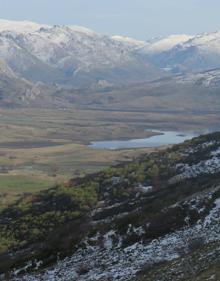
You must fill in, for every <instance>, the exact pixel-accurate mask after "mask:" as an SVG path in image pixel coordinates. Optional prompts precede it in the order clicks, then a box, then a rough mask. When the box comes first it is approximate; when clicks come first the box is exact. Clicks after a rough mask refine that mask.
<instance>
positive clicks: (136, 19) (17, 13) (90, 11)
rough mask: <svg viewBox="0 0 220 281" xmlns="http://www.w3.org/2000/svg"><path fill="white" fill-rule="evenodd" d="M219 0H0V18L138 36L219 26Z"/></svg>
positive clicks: (201, 29)
mask: <svg viewBox="0 0 220 281" xmlns="http://www.w3.org/2000/svg"><path fill="white" fill-rule="evenodd" d="M219 14H220V0H0V18H3V19H10V20H13V19H14V20H25V19H26V20H31V21H36V22H40V23H47V24H76V25H82V26H86V27H89V28H92V29H94V30H96V31H99V32H102V33H106V34H121V35H126V36H130V37H134V38H137V39H149V38H151V37H158V36H165V35H169V34H174V33H189V34H196V33H202V32H209V31H215V30H220V16H219Z"/></svg>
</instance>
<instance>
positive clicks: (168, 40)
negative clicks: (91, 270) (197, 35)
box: [145, 34, 193, 53]
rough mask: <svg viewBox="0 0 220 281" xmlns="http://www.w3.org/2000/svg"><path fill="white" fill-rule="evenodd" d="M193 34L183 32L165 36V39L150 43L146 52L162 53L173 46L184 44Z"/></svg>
mask: <svg viewBox="0 0 220 281" xmlns="http://www.w3.org/2000/svg"><path fill="white" fill-rule="evenodd" d="M192 38H193V36H190V35H186V34H182V35H171V36H168V37H165V38H163V39H160V40H157V41H154V42H152V43H150V44H149V45H148V46H147V47H146V48H145V51H146V52H150V53H160V52H165V51H168V50H170V49H172V48H173V47H175V46H177V45H179V44H183V43H185V42H187V41H188V40H190V39H192Z"/></svg>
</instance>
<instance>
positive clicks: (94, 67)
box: [0, 20, 220, 88]
mask: <svg viewBox="0 0 220 281" xmlns="http://www.w3.org/2000/svg"><path fill="white" fill-rule="evenodd" d="M219 42H220V32H215V33H210V34H202V35H196V36H191V35H172V36H169V37H167V38H161V39H154V40H150V41H138V40H135V39H132V38H127V37H123V36H112V37H110V36H107V35H102V34H98V33H96V32H94V31H92V30H90V29H87V28H84V27H79V26H58V25H56V26H48V25H44V24H36V23H32V22H13V21H6V20H0V58H1V61H4V64H5V66H6V68H7V69H10V73H12V72H14V73H15V74H16V75H17V76H18V77H20V78H24V79H26V80H29V81H32V82H42V83H45V84H60V85H65V86H70V87H74V88H86V87H108V86H112V85H125V84H128V83H136V82H142V81H145V82H146V81H152V80H154V79H157V78H159V77H160V78H161V77H167V76H170V75H172V74H173V73H174V74H177V73H178V74H181V73H188V72H202V71H206V70H210V69H213V68H218V67H220V63H219V61H220V60H219V57H220V48H219ZM8 73H9V72H8Z"/></svg>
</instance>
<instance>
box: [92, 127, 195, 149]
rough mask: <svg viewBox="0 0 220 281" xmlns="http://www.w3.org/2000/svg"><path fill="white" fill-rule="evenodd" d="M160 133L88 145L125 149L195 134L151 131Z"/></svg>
mask: <svg viewBox="0 0 220 281" xmlns="http://www.w3.org/2000/svg"><path fill="white" fill-rule="evenodd" d="M153 132H155V133H160V135H155V136H152V137H148V138H144V139H130V140H111V141H94V142H91V144H90V145H89V147H91V148H96V149H109V150H115V149H126V148H144V147H160V146H164V145H170V144H178V143H181V142H184V141H185V140H189V139H192V138H193V137H195V136H196V134H195V133H192V132H175V131H158V130H157V131H155V130H154V131H153Z"/></svg>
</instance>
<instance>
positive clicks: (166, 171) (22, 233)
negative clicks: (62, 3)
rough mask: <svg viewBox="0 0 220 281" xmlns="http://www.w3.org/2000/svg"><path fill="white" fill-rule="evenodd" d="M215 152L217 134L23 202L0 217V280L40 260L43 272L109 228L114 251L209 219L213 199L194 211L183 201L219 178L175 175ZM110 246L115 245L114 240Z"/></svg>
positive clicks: (219, 137) (218, 142)
mask: <svg viewBox="0 0 220 281" xmlns="http://www.w3.org/2000/svg"><path fill="white" fill-rule="evenodd" d="M219 145H220V133H216V134H211V135H207V136H202V137H199V138H196V139H193V140H191V141H187V142H185V143H184V144H181V145H177V146H174V147H173V148H169V149H167V150H163V151H159V152H157V153H151V154H147V155H143V156H141V157H139V158H137V159H136V160H134V161H133V162H129V163H127V164H120V165H117V166H114V167H111V168H108V169H105V170H103V171H101V172H98V173H96V174H91V175H87V176H85V177H83V178H77V179H72V180H70V181H68V182H67V183H65V184H63V185H58V186H55V187H53V188H51V189H49V190H46V191H42V192H40V193H35V194H26V195H24V196H23V198H21V199H19V200H18V201H17V202H16V203H14V204H12V205H11V206H9V207H8V208H5V209H4V210H2V212H1V213H0V237H1V238H0V268H1V272H2V273H3V272H9V271H10V270H12V269H13V268H17V267H22V265H24V264H25V263H26V262H27V261H30V260H41V261H43V264H44V266H46V265H47V264H50V263H51V262H54V261H56V259H57V255H58V254H59V256H60V257H64V256H66V255H68V254H71V253H72V252H74V251H75V250H76V249H77V248H78V247H79V245H81V246H80V247H83V246H82V244H79V243H81V242H80V241H82V240H83V238H85V237H86V236H88V237H92V236H94V235H96V234H97V233H106V232H108V231H110V230H111V229H112V227H114V231H115V232H116V233H118V235H119V236H120V237H123V239H122V241H121V242H120V243H122V247H127V246H129V245H132V244H134V243H135V242H137V241H140V239H141V240H143V241H151V240H153V239H156V238H158V237H162V236H163V235H167V234H169V233H172V232H173V231H175V230H178V229H179V228H181V227H184V226H185V225H186V224H189V225H193V224H194V223H195V222H196V221H197V220H198V219H200V218H202V217H204V216H205V215H206V214H207V213H208V212H209V210H210V208H211V207H212V206H213V202H214V200H215V198H217V197H218V196H219V195H220V194H219V191H213V193H212V196H211V197H206V196H204V199H200V201H199V203H196V202H197V201H196V199H195V203H194V204H198V208H191V207H190V206H189V204H188V203H187V204H186V203H184V200H186V198H190V197H191V196H193V195H194V194H197V193H200V192H203V191H204V192H205V191H206V190H209V189H210V188H212V187H213V186H216V185H217V184H218V183H219V177H220V174H219V173H215V174H212V175H210V174H206V173H205V171H204V172H202V173H201V175H199V176H198V177H191V178H183V177H182V176H181V171H182V170H181V169H182V167H183V166H184V165H188V166H191V165H194V164H196V163H198V162H199V163H200V162H201V161H206V160H207V159H209V158H210V157H211V156H210V155H211V153H212V152H213V151H215V150H216V149H217V148H218V147H219ZM219 172H220V170H219ZM177 202H179V204H176V203H177ZM170 206H172V207H170ZM199 209H201V210H202V211H201V212H200V211H198V210H199ZM186 217H187V218H188V221H187V222H186ZM130 226H132V227H130ZM129 227H130V228H129ZM140 227H141V228H140ZM129 229H130V230H129ZM132 229H133V230H132ZM134 229H139V230H138V231H137V230H136V231H134ZM91 243H93V244H94V241H93V242H91ZM96 243H97V242H96ZM98 243H102V242H101V241H99V242H98ZM114 243H115V244H117V243H119V240H118V238H117V237H115V238H114ZM33 267H34V265H33V266H32V268H33Z"/></svg>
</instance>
